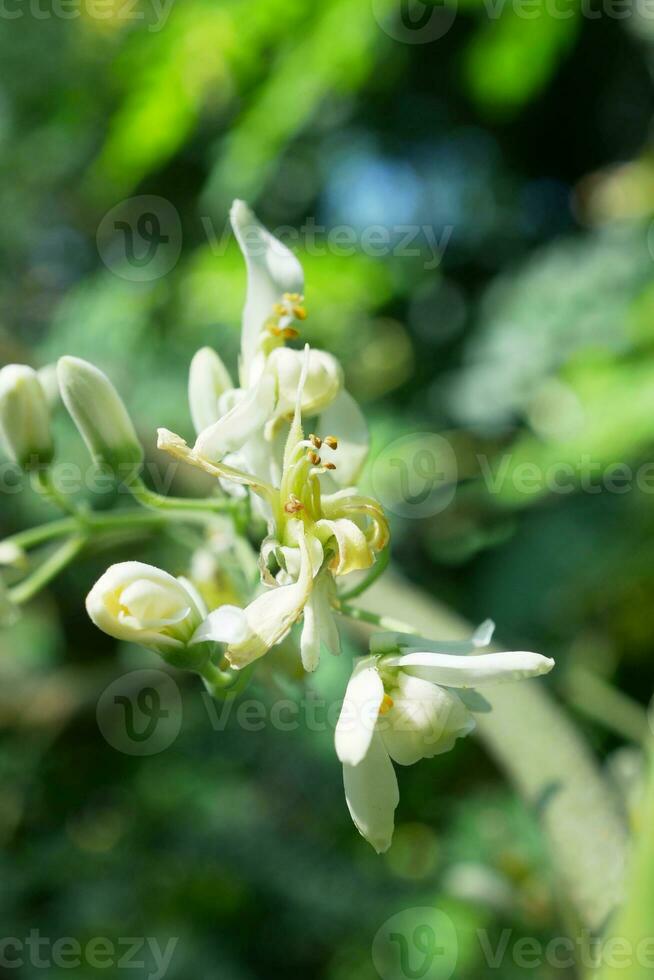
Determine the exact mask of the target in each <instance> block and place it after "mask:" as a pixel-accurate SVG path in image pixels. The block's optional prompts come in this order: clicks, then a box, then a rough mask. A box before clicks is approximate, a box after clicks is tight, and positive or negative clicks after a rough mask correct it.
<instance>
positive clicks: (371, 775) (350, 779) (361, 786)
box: [343, 734, 400, 854]
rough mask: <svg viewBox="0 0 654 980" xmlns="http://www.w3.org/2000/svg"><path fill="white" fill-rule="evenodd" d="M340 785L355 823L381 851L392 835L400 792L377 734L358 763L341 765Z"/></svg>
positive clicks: (366, 837) (389, 843) (379, 852)
mask: <svg viewBox="0 0 654 980" xmlns="http://www.w3.org/2000/svg"><path fill="white" fill-rule="evenodd" d="M343 786H344V789H345V799H346V801H347V807H348V810H349V811H350V816H351V817H352V820H353V821H354V825H355V827H356V828H357V830H358V831H359V833H360V834H361V836H362V837H364V838H365V839H366V840H367V841H368V843H369V844H372V846H373V847H374V849H375V850H376V851H377V853H378V854H383V852H384V851H387V850H388V848H389V847H390V846H391V841H392V839H393V829H394V825H395V809H396V807H397V804H398V803H399V802H400V794H399V791H398V787H397V777H396V775H395V770H394V769H393V763H392V762H391V760H390V758H389V755H388V752H387V751H386V748H385V746H384V743H383V741H382V739H381V736H380V735H378V734H377V735H375V736H374V738H373V739H372V741H371V743H370V746H369V748H368V752H367V753H366V756H365V758H364V759H363V760H362V761H361V762H360V763H359V765H358V766H350V765H347V764H345V765H344V766H343Z"/></svg>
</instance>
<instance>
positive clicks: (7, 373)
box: [0, 364, 54, 469]
mask: <svg viewBox="0 0 654 980" xmlns="http://www.w3.org/2000/svg"><path fill="white" fill-rule="evenodd" d="M0 436H1V437H2V442H3V445H4V448H5V450H6V452H7V454H8V455H9V456H10V457H11V459H13V461H14V462H15V463H18V465H19V466H20V467H22V468H23V469H33V468H39V467H42V466H47V465H48V464H49V463H51V462H52V457H53V455H54V444H53V441H52V433H51V430H50V409H49V407H48V402H47V399H46V395H45V391H44V389H43V386H42V384H41V381H40V380H39V376H38V374H37V373H36V371H34V370H33V369H32V368H31V367H28V366H27V365H26V364H7V365H5V367H3V368H2V370H1V371H0Z"/></svg>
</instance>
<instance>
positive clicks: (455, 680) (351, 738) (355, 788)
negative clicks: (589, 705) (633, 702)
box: [335, 623, 554, 853]
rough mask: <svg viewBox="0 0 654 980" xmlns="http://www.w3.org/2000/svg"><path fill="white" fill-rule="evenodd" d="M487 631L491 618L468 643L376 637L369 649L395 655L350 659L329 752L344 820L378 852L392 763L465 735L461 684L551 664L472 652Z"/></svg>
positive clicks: (528, 673)
mask: <svg viewBox="0 0 654 980" xmlns="http://www.w3.org/2000/svg"><path fill="white" fill-rule="evenodd" d="M491 634H492V624H491V623H484V624H483V625H482V627H480V630H478V631H477V633H476V634H475V635H474V636H473V638H472V640H471V642H470V643H468V644H461V643H459V644H452V643H449V644H448V643H441V644H438V643H433V642H430V641H427V640H421V639H420V638H419V637H412V636H409V635H404V636H403V634H381V635H379V636H377V637H374V638H373V642H372V644H371V649H372V650H388V649H390V648H393V647H394V648H395V652H394V653H386V654H383V653H381V654H378V655H373V656H369V657H364V658H362V659H361V660H359V662H358V663H357V664H356V666H355V668H354V671H353V673H352V677H351V679H350V682H349V684H348V687H347V691H346V693H345V699H344V701H343V707H342V710H341V714H340V717H339V719H338V723H337V726H336V735H335V744H336V754H337V755H338V758H339V759H340V761H341V762H342V763H343V783H344V787H345V798H346V801H347V805H348V809H349V811H350V815H351V816H352V820H353V821H354V823H355V825H356V827H357V829H358V831H359V833H360V834H361V835H362V836H363V837H365V839H366V840H367V841H369V843H370V844H372V846H373V847H374V848H375V850H376V851H377V852H378V853H381V852H383V851H386V850H387V849H388V848H389V847H390V844H391V839H392V836H393V826H394V812H395V808H396V806H397V804H398V802H399V792H398V785H397V778H396V775H395V770H394V768H393V761H394V762H396V763H398V764H399V765H402V766H409V765H412V764H413V763H414V762H417V761H418V760H419V759H428V758H431V757H432V756H435V755H440V754H441V753H443V752H448V751H449V750H450V749H451V748H452V746H453V745H454V743H455V741H456V739H457V738H462V737H464V736H465V735H468V734H469V733H470V732H471V731H472V730H473V728H474V727H475V721H474V718H473V716H472V714H471V711H470V709H469V707H468V706H467V705H466V701H467V700H468V698H469V695H467V694H465V693H464V692H465V690H466V689H468V688H476V687H483V686H484V685H486V684H494V683H499V682H502V681H517V680H522V679H524V678H527V677H537V676H538V675H540V674H546V673H548V672H549V671H550V670H551V669H552V667H553V666H554V661H553V660H550V659H549V658H547V657H542V656H540V655H539V654H537V653H527V652H507V653H485V654H476V653H475V652H474V651H475V650H476V649H478V648H479V647H481V646H486V645H487V644H488V643H489V642H490V639H491ZM472 703H473V704H474V702H472ZM391 760H393V761H391Z"/></svg>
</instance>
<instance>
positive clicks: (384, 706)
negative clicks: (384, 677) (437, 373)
mask: <svg viewBox="0 0 654 980" xmlns="http://www.w3.org/2000/svg"><path fill="white" fill-rule="evenodd" d="M394 704H395V702H394V701H393V698H392V697H391V696H390V694H384V698H383V700H382V703H381V705H380V706H379V714H380V715H386V714H388V712H389V711H390V710H391V708H392V707H393V705H394Z"/></svg>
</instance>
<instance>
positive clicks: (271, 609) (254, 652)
mask: <svg viewBox="0 0 654 980" xmlns="http://www.w3.org/2000/svg"><path fill="white" fill-rule="evenodd" d="M299 546H300V551H301V555H302V560H301V565H300V574H299V576H298V580H297V582H295V583H294V584H293V585H282V586H279V587H278V588H275V589H269V590H268V591H266V592H264V593H262V595H260V596H257V598H256V599H254V600H253V601H252V602H251V603H250V604H249V605H248V606H247V607H246V608H245V609H244V614H245V618H246V621H247V633H246V636H245V638H244V639H243V640H239V641H237V642H235V643H230V645H229V647H228V648H227V651H226V655H227V659H228V660H229V662H230V663H231V665H232V667H234V668H236V669H237V670H238V669H240V668H241V667H245V666H246V665H247V664H249V663H252V661H254V660H258V658H259V657H263V655H264V654H265V653H267V652H268V650H270V648H271V647H272V646H274V645H275V644H276V643H279V642H280V641H281V640H283V638H284V637H285V636H286V634H287V633H288V631H289V630H290V629H291V627H292V626H293V624H294V623H296V622H297V620H298V619H299V618H300V616H301V614H302V610H303V609H304V606H305V603H306V602H307V599H308V598H309V595H310V593H311V588H312V585H313V569H312V567H311V559H310V557H309V551H308V548H307V545H306V542H305V540H304V538H303V537H301V538H300V539H299Z"/></svg>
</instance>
